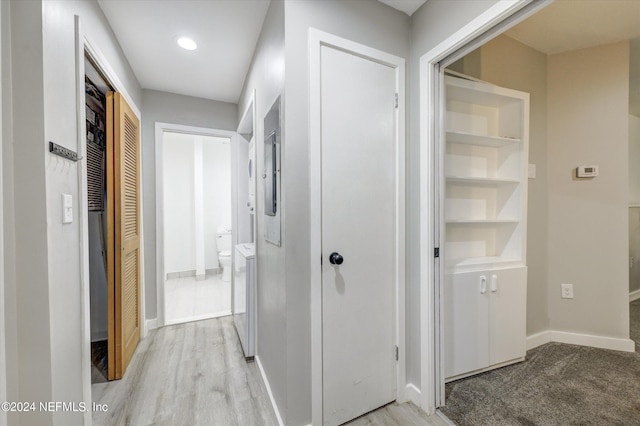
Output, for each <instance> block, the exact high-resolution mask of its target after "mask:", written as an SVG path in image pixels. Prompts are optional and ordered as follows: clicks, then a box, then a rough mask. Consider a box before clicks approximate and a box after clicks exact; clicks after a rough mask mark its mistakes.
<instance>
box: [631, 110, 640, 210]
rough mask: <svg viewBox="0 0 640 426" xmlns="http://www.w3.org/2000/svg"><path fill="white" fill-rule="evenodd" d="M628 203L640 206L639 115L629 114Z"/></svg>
mask: <svg viewBox="0 0 640 426" xmlns="http://www.w3.org/2000/svg"><path fill="white" fill-rule="evenodd" d="M629 204H633V205H638V206H640V117H636V116H635V115H631V114H629Z"/></svg>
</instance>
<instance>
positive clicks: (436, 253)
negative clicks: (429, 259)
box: [434, 247, 440, 257]
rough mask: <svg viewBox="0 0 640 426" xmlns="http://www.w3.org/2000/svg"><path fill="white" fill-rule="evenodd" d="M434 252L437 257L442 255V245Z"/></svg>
mask: <svg viewBox="0 0 640 426" xmlns="http://www.w3.org/2000/svg"><path fill="white" fill-rule="evenodd" d="M434 254H435V257H440V247H436V250H435V253H434Z"/></svg>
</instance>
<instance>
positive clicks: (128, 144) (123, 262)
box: [108, 93, 141, 378]
mask: <svg viewBox="0 0 640 426" xmlns="http://www.w3.org/2000/svg"><path fill="white" fill-rule="evenodd" d="M108 98H112V102H113V126H114V127H113V130H114V131H113V137H114V189H115V237H116V238H115V240H116V241H115V246H116V247H115V249H116V250H115V252H116V255H115V258H116V259H115V269H116V270H115V277H116V283H115V341H116V378H121V377H122V376H123V375H124V372H125V371H126V369H127V366H128V365H129V361H131V357H132V356H133V353H134V351H135V349H136V346H137V345H138V342H139V341H140V330H141V327H140V321H141V318H140V121H139V120H138V118H137V117H136V115H135V114H134V113H133V111H132V110H131V108H130V107H129V105H127V103H126V102H125V101H124V99H123V98H122V96H121V95H120V94H119V93H110V94H109V96H108Z"/></svg>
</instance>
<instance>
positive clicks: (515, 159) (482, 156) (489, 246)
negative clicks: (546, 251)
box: [444, 77, 529, 272]
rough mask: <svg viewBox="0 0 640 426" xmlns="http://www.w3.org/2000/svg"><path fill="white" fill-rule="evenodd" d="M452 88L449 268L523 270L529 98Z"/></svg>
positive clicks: (462, 83)
mask: <svg viewBox="0 0 640 426" xmlns="http://www.w3.org/2000/svg"><path fill="white" fill-rule="evenodd" d="M445 86H446V88H445V95H446V109H447V111H446V117H445V123H446V124H445V126H446V129H447V131H446V156H445V165H444V166H445V169H444V179H445V183H446V185H445V191H446V192H445V197H444V201H445V224H446V229H445V244H446V245H447V249H446V250H445V256H451V258H452V259H446V262H445V263H446V265H447V267H450V268H451V269H452V270H453V272H455V271H456V269H457V268H458V266H460V267H462V269H463V270H468V269H469V268H467V266H469V265H483V266H485V267H487V268H491V267H493V264H494V263H504V262H509V263H513V262H514V261H516V262H520V265H524V264H525V263H524V262H525V261H524V259H525V258H526V223H524V220H525V219H524V212H526V211H527V204H526V202H527V200H526V197H527V183H528V181H527V163H528V159H527V154H528V149H529V147H528V140H529V139H528V138H529V135H528V129H529V117H528V115H529V103H528V102H529V95H528V94H527V93H523V92H519V91H516V90H511V89H505V88H503V87H498V86H494V85H491V84H488V83H484V82H476V81H468V80H464V79H459V78H453V77H447V78H446V79H445Z"/></svg>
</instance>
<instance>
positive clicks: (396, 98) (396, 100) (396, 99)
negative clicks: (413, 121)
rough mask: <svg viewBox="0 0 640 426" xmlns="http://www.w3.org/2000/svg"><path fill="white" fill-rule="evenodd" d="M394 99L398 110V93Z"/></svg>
mask: <svg viewBox="0 0 640 426" xmlns="http://www.w3.org/2000/svg"><path fill="white" fill-rule="evenodd" d="M394 99H395V102H394V103H395V106H396V108H398V94H397V93H396V94H395V97H394Z"/></svg>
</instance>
